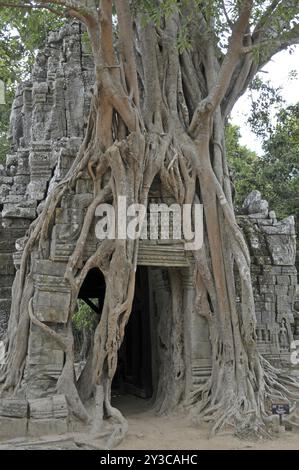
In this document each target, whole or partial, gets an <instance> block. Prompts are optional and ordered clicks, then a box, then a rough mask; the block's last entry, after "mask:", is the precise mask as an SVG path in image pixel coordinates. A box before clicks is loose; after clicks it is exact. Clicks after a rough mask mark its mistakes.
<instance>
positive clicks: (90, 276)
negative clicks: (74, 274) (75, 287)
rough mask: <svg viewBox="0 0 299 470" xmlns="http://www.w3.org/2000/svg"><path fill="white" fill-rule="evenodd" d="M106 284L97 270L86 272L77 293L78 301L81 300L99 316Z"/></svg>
mask: <svg viewBox="0 0 299 470" xmlns="http://www.w3.org/2000/svg"><path fill="white" fill-rule="evenodd" d="M105 291H106V284H105V278H104V276H103V274H102V272H101V271H100V270H99V269H98V268H93V269H91V270H90V271H88V273H87V276H86V278H85V279H84V281H83V284H82V286H81V289H80V291H79V295H78V299H82V300H83V301H84V302H85V303H86V304H87V305H88V306H89V307H90V308H91V309H92V310H93V311H94V312H95V313H97V314H98V315H101V313H102V309H103V305H104V299H105Z"/></svg>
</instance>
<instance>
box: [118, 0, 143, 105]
mask: <svg viewBox="0 0 299 470" xmlns="http://www.w3.org/2000/svg"><path fill="white" fill-rule="evenodd" d="M115 6H116V12H117V18H118V25H119V32H120V39H121V47H122V55H123V59H124V62H125V72H126V78H127V80H128V85H129V92H130V95H132V96H133V98H134V101H135V104H136V106H137V107H139V101H140V100H139V90H138V79H137V67H136V61H135V54H134V39H133V23H132V18H131V12H130V4H129V1H128V0H115Z"/></svg>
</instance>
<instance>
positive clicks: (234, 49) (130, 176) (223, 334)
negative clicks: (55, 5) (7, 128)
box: [3, 0, 295, 445]
mask: <svg viewBox="0 0 299 470" xmlns="http://www.w3.org/2000/svg"><path fill="white" fill-rule="evenodd" d="M245 3H246V2H245ZM247 3H250V2H247ZM115 5H116V11H117V16H118V25H119V38H118V39H119V44H120V52H119V54H116V53H115V50H114V46H113V32H112V29H113V28H112V9H111V8H112V2H111V1H108V0H103V1H102V2H101V7H102V8H101V14H100V15H98V13H94V14H93V15H91V14H89V13H88V12H87V13H86V16H83V19H82V16H81V18H80V19H81V20H83V21H84V23H85V24H86V27H87V30H88V33H89V37H90V41H91V45H92V50H93V55H94V61H95V75H96V82H95V85H94V94H93V99H92V105H91V110H90V117H89V123H88V127H87V130H86V136H85V139H84V142H83V144H82V146H81V149H80V152H79V154H78V156H77V158H76V160H75V162H74V164H73V166H72V168H71V170H70V171H69V173H68V175H67V176H66V178H65V179H64V181H62V182H61V183H60V184H59V185H57V186H56V188H55V189H54V190H53V191H52V193H51V194H50V195H49V196H48V199H47V201H46V204H45V208H44V210H43V212H42V214H41V215H40V216H39V218H38V219H37V220H36V221H35V222H34V223H33V224H32V227H31V229H30V234H29V236H28V241H27V244H26V247H25V250H24V254H23V258H22V263H21V268H20V272H19V273H18V277H17V279H16V281H15V291H16V292H17V293H18V295H17V300H16V302H15V303H14V306H13V309H12V314H11V318H10V326H9V337H8V344H7V352H8V354H7V365H6V369H5V371H4V375H3V380H4V387H5V388H6V389H10V388H13V389H14V390H16V389H17V388H18V386H19V384H20V382H21V380H22V373H23V369H24V363H25V361H26V354H27V343H28V324H29V320H31V321H32V322H34V323H35V324H37V325H39V326H40V327H41V328H42V329H43V330H44V331H46V332H47V333H48V334H50V335H52V336H53V337H54V338H55V339H56V340H57V342H58V343H59V344H60V346H61V347H62V349H63V350H64V351H65V353H66V363H65V366H64V369H63V372H62V376H61V378H60V379H59V382H58V388H59V390H61V391H63V393H65V394H66V396H67V399H68V402H69V404H70V406H71V407H72V409H73V411H74V413H75V414H76V415H77V416H79V417H80V418H82V419H83V420H86V421H88V420H89V416H88V414H87V412H86V410H85V408H84V405H83V403H82V400H81V399H80V398H79V393H78V387H77V384H76V383H75V374H74V364H73V360H74V352H73V339H72V332H71V328H70V324H71V318H72V313H73V311H74V308H75V305H76V300H77V296H78V293H79V289H80V286H81V284H82V282H83V280H84V278H85V276H86V274H87V273H88V271H89V270H90V269H91V268H93V267H98V268H99V269H100V270H101V271H102V273H103V274H104V276H105V281H106V296H105V302H104V307H103V311H102V315H101V320H100V322H99V324H98V327H97V329H96V331H95V335H94V344H93V350H92V351H93V355H92V358H91V359H90V360H89V361H87V366H86V370H85V371H84V372H83V376H82V377H84V386H83V387H81V386H79V390H80V396H81V398H84V399H87V398H88V397H89V396H90V395H91V394H92V393H95V396H96V408H97V418H96V419H97V421H96V426H95V429H99V428H100V427H101V423H102V420H103V417H114V418H115V419H116V420H117V421H118V422H119V426H120V427H119V428H118V429H117V430H116V431H115V435H114V437H113V439H114V438H115V439H114V440H115V441H118V440H119V439H121V438H122V437H123V431H124V430H126V429H127V425H126V423H125V421H124V419H123V417H122V416H121V414H120V413H119V411H118V410H115V409H114V408H112V407H111V404H110V392H111V382H112V378H113V376H114V373H115V371H116V367H117V351H118V349H119V347H120V345H121V343H122V340H123V337H124V329H125V325H126V323H127V321H128V319H129V315H130V312H131V308H132V301H133V296H134V283H135V271H136V264H137V252H138V240H136V241H134V240H128V239H127V240H119V239H115V240H106V241H104V242H103V243H102V244H101V245H100V247H99V249H98V251H97V252H96V253H94V254H93V255H92V256H91V257H90V258H89V259H88V260H87V261H86V262H85V263H84V262H83V261H82V259H83V258H82V253H83V249H84V246H85V243H86V239H87V235H88V233H89V230H90V226H91V223H92V220H93V217H94V214H95V210H96V208H97V206H98V205H99V204H100V203H102V202H111V203H112V204H113V206H114V208H115V209H116V212H117V204H118V201H119V199H118V197H119V196H126V197H127V204H128V205H130V204H132V203H141V204H145V205H147V198H148V191H149V188H150V186H151V184H152V182H153V179H154V178H155V176H157V175H158V176H159V177H160V180H161V183H162V185H164V186H165V188H167V190H168V191H171V193H172V194H173V196H174V198H175V199H176V201H177V202H178V203H179V204H185V203H186V204H190V203H191V204H194V203H196V202H198V201H200V202H201V203H202V204H203V206H204V227H205V236H204V245H203V247H202V248H201V249H200V250H198V251H196V252H194V260H195V280H196V282H195V289H196V309H197V312H198V314H199V315H202V316H204V317H205V318H206V319H207V320H208V323H209V328H210V337H211V344H212V361H213V363H212V364H213V367H212V374H211V377H210V379H209V380H208V381H207V383H206V384H205V385H204V386H203V387H202V388H200V389H198V390H197V391H196V392H195V393H194V396H193V400H192V409H193V413H194V414H195V416H197V417H198V418H199V419H204V420H208V421H212V423H213V431H217V430H218V429H220V428H221V427H222V426H224V425H225V424H227V423H230V424H232V425H233V426H234V428H235V429H236V430H237V431H238V432H239V433H240V434H244V433H245V432H247V431H248V432H251V431H253V432H258V433H259V432H264V424H265V422H266V418H267V414H268V413H269V411H268V409H267V399H270V398H271V397H277V396H282V394H284V395H286V396H291V395H290V394H289V393H288V390H287V389H286V387H285V385H282V383H283V384H286V379H285V378H284V379H283V382H280V378H281V376H279V373H278V372H277V371H275V370H274V369H273V368H272V367H271V366H270V365H269V364H267V363H266V361H265V360H264V359H262V358H261V357H260V355H259V353H258V351H257V343H256V335H255V325H256V319H255V311H254V300H253V294H252V287H251V279H250V257H249V253H248V250H247V247H246V244H245V241H244V239H243V236H242V233H241V231H240V230H239V228H238V226H237V224H236V220H235V216H234V211H233V206H232V197H231V189H230V181H229V175H228V166H227V161H226V154H225V142H224V124H225V119H226V115H225V112H224V111H223V106H222V104H223V103H224V102H225V103H228V102H230V99H232V96H234V95H235V91H234V93H232V92H230V91H229V84H230V82H231V78H232V75H233V72H234V71H235V70H236V68H237V65H238V64H239V62H240V60H241V58H240V57H241V52H240V47H241V46H242V43H243V37H244V34H245V31H246V28H247V25H248V18H249V13H248V11H247V10H246V8H244V11H241V13H240V18H239V20H238V22H237V23H236V25H235V27H234V29H233V33H232V40H231V43H230V47H229V50H228V52H227V55H226V57H225V58H224V60H223V61H222V63H220V62H219V57H218V56H217V50H216V47H215V46H214V44H213V38H211V37H210V35H209V34H208V33H207V36H206V37H205V38H204V39H201V43H200V44H199V42H200V41H199V39H198V36H197V32H196V31H194V28H193V26H194V25H193V23H192V22H191V24H190V25H189V35H190V40H191V43H192V45H193V47H192V48H191V49H186V50H184V51H183V52H181V53H179V50H178V47H177V39H178V35H179V31H180V30H181V29H182V28H183V25H184V21H185V19H186V18H187V17H188V11H186V12H185V17H184V15H180V14H178V13H177V12H174V13H173V14H171V15H170V16H169V17H167V18H164V19H163V21H162V24H161V25H160V26H159V27H158V26H155V25H154V24H153V23H152V22H151V21H149V22H147V23H146V24H145V26H144V25H143V26H142V27H141V24H142V20H141V17H140V15H139V16H138V15H137V17H136V19H135V23H134V28H133V26H132V20H131V17H130V11H129V2H128V1H123V0H122V1H120V0H118V1H115ZM78 16H79V15H78ZM197 19H198V21H200V22H201V24H202V25H203V28H205V27H207V25H206V23H205V21H204V20H203V18H202V17H201V16H200V15H198V18H197ZM229 93H231V94H229ZM198 103H199V104H198ZM230 104H231V103H230ZM82 172H88V174H89V176H90V178H91V179H92V181H93V184H94V199H93V201H92V203H91V204H90V206H89V208H88V210H87V212H86V215H85V220H84V224H83V227H82V231H81V234H80V237H79V240H78V243H77V246H76V248H75V250H74V253H73V255H72V256H71V258H70V260H69V263H68V266H67V270H66V274H65V277H66V279H67V280H68V281H69V283H70V286H71V289H72V306H71V308H70V312H69V323H68V337H67V339H64V338H62V337H60V336H59V335H58V334H57V333H56V332H54V331H53V330H51V329H50V328H49V327H48V326H46V325H44V324H42V323H40V322H39V321H38V320H37V319H36V318H35V317H34V312H33V309H32V300H31V299H32V284H31V282H30V280H28V279H29V278H28V277H27V274H28V273H30V269H31V267H30V266H31V259H32V257H33V256H32V253H35V254H36V253H37V254H38V256H39V257H41V258H43V257H45V256H46V252H47V249H46V247H47V243H48V242H49V239H50V238H51V231H52V226H53V214H54V212H55V209H56V207H57V206H59V204H60V201H61V198H62V196H63V195H64V194H65V193H66V192H68V191H69V190H70V189H72V188H73V187H74V184H75V182H76V179H77V178H78V177H79V176H80V175H81V174H82ZM235 267H236V268H237V272H238V276H239V277H240V279H241V285H242V299H241V305H242V308H241V311H237V307H236V294H235V279H234V273H235V269H234V268H235ZM171 284H172V289H173V315H174V318H173V321H174V322H176V324H177V328H178V330H177V331H179V329H180V328H179V325H180V322H181V319H180V313H181V300H180V298H179V296H178V293H175V292H176V291H177V286H178V285H179V280H178V279H177V278H176V275H175V274H174V273H172V274H171ZM174 346H175V347H174V352H175V354H174V357H173V358H172V360H173V361H174V360H175V361H176V363H173V374H175V375H176V377H175V379H174V383H173V384H172V386H173V387H174V388H176V387H177V388H176V390H175V393H174V394H172V395H171V396H170V395H169V396H168V397H166V396H165V397H164V400H162V402H161V403H160V404H159V405H160V407H161V408H162V410H163V411H165V410H166V409H167V408H173V407H174V406H177V404H178V403H179V402H180V401H182V399H183V390H182V385H181V379H182V376H183V374H184V370H183V365H182V364H181V354H182V352H181V350H180V347H179V346H178V345H177V344H176V345H174ZM86 377H88V384H89V387H88V389H87V388H86V380H87V379H86ZM81 381H82V379H81ZM293 385H294V384H293ZM168 387H169V384H167V385H166V390H167V388H168ZM294 387H295V385H294ZM83 389H84V390H83ZM113 439H112V440H111V443H110V444H111V445H112V441H113Z"/></svg>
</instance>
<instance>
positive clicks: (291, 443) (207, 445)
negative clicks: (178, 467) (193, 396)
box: [0, 395, 299, 451]
mask: <svg viewBox="0 0 299 470" xmlns="http://www.w3.org/2000/svg"><path fill="white" fill-rule="evenodd" d="M113 405H114V406H117V407H118V408H119V409H120V410H121V411H122V413H123V415H124V416H126V418H127V419H128V422H129V431H128V434H127V436H126V438H125V439H124V440H123V442H122V443H121V444H120V445H119V446H118V447H117V448H116V449H115V450H119V451H122V450H138V449H140V450H215V449H219V450H220V449H221V450H241V449H244V450H248V449H253V450H266V449H268V450H298V449H299V433H298V431H297V432H295V431H294V432H282V433H281V434H280V436H278V437H277V438H275V439H272V440H260V441H249V440H242V441H241V440H239V439H237V438H235V437H234V436H232V435H231V434H230V433H228V432H225V433H222V434H219V435H217V436H216V437H214V438H212V439H211V438H209V437H208V428H202V427H201V428H198V427H196V426H195V425H193V424H192V422H191V420H190V419H188V418H186V417H185V416H181V415H175V416H167V417H166V416H157V415H156V414H155V413H154V411H153V410H152V409H151V407H150V404H149V402H147V401H146V400H142V399H138V398H135V397H132V396H130V395H126V396H123V397H116V398H115V399H114V401H113ZM100 448H103V447H101V443H100V441H99V440H98V439H96V438H94V439H93V438H92V436H91V435H90V434H86V433H78V432H76V433H68V434H64V435H62V436H58V435H52V436H45V437H41V438H38V439H33V438H17V439H12V440H9V441H6V442H0V450H7V449H9V450H22V449H25V450H46V449H49V450H81V449H82V450H83V449H100Z"/></svg>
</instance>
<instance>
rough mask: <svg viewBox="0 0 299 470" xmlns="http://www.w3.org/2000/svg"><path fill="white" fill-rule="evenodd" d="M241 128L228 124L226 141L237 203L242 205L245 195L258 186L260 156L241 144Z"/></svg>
mask: <svg viewBox="0 0 299 470" xmlns="http://www.w3.org/2000/svg"><path fill="white" fill-rule="evenodd" d="M239 140H240V129H239V127H238V126H235V125H232V124H228V125H227V126H226V129H225V142H226V151H227V157H228V162H229V166H230V168H231V172H232V178H233V185H234V190H235V204H236V206H238V207H240V206H242V204H243V201H244V199H245V197H246V196H247V195H248V194H249V193H250V191H252V190H253V189H258V188H256V187H255V186H256V164H257V162H258V158H259V157H258V156H257V154H256V153H255V152H252V151H251V150H249V149H248V148H247V147H246V146H244V145H241V144H240V142H239Z"/></svg>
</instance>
